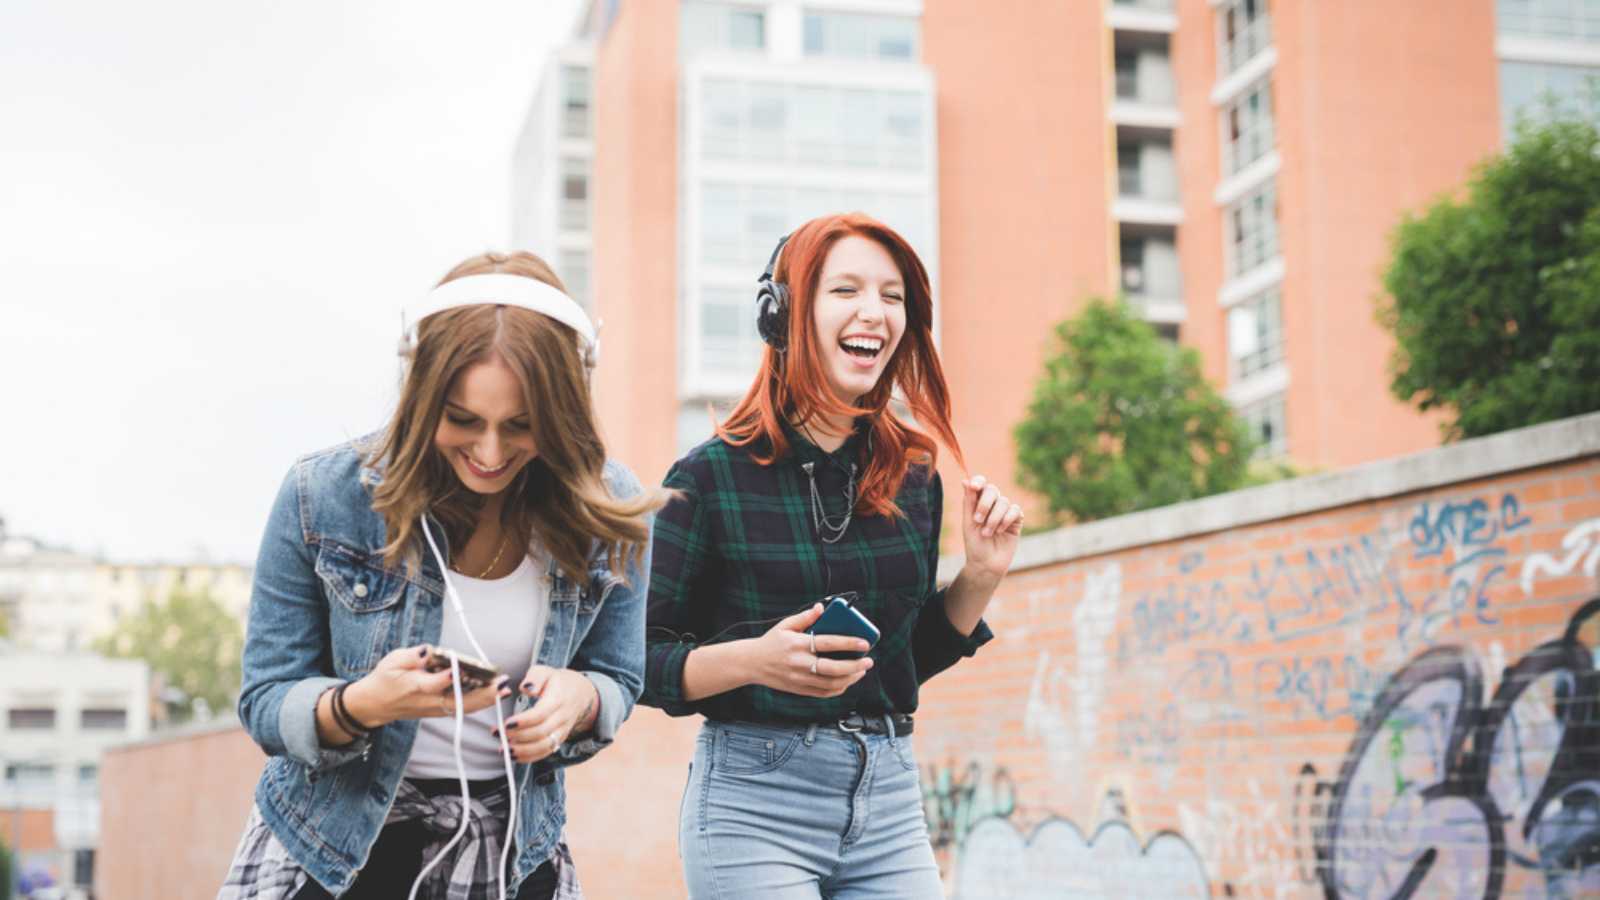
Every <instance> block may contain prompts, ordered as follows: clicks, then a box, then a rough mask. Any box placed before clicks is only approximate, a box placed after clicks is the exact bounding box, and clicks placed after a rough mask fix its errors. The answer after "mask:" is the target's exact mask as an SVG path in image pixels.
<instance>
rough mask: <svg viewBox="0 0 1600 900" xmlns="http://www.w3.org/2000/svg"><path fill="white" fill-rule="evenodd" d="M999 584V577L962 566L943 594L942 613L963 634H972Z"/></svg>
mask: <svg viewBox="0 0 1600 900" xmlns="http://www.w3.org/2000/svg"><path fill="white" fill-rule="evenodd" d="M999 586H1000V579H999V578H997V577H994V576H992V575H988V574H983V573H977V572H974V571H973V570H972V569H971V568H969V567H963V568H962V569H961V572H960V573H959V574H957V575H956V580H955V581H952V582H951V583H950V587H949V588H948V589H946V591H945V595H944V614H945V616H946V617H947V618H948V619H949V620H950V624H951V625H952V626H954V627H955V629H956V630H957V631H959V632H961V633H962V634H964V635H970V634H972V631H973V629H975V628H977V627H978V620H979V619H982V618H983V612H984V610H986V609H988V608H989V601H990V600H992V599H994V591H995V588H997V587H999Z"/></svg>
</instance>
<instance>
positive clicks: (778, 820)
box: [678, 722, 944, 900]
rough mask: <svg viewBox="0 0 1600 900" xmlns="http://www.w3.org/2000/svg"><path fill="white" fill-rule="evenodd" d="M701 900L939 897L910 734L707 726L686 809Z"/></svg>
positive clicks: (683, 816) (686, 840)
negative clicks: (900, 735)
mask: <svg viewBox="0 0 1600 900" xmlns="http://www.w3.org/2000/svg"><path fill="white" fill-rule="evenodd" d="M678 852H679V855H680V856H681V857H682V858H683V870H684V877H685V879H686V881H687V882H688V887H689V896H690V898H691V900H740V898H761V900H769V898H770V900H801V898H806V900H814V898H818V897H826V898H838V900H867V898H874V900H922V898H931V900H938V898H942V897H944V889H943V887H942V886H941V884H940V882H939V868H938V866H937V864H935V863H934V860H933V847H932V846H931V845H930V844H929V842H928V826H927V820H926V819H924V818H923V812H922V790H921V788H920V786H919V785H918V781H917V761H916V757H915V755H914V754H913V753H912V748H911V739H910V738H909V737H895V736H889V735H869V734H859V733H846V732H843V731H840V730H839V729H838V728H835V727H832V726H817V725H810V726H803V725H802V726H774V725H756V724H750V723H739V722H733V723H730V722H707V723H706V724H705V726H704V727H702V728H701V729H700V736H699V739H698V740H697V741H696V742H695V753H694V762H693V763H692V764H691V766H690V769H689V783H688V785H687V786H686V787H685V788H684V792H683V808H682V811H681V812H680V814H679V816H678Z"/></svg>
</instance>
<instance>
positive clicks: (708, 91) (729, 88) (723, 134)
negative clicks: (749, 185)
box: [700, 79, 744, 158]
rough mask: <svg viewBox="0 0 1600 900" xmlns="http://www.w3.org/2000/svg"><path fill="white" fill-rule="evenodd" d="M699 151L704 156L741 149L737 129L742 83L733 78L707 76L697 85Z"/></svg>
mask: <svg viewBox="0 0 1600 900" xmlns="http://www.w3.org/2000/svg"><path fill="white" fill-rule="evenodd" d="M700 96H701V126H700V127H701V138H702V144H703V146H702V152H703V153H705V155H706V156H708V157H714V158H715V157H720V158H736V157H738V156H740V155H741V154H742V153H743V148H742V147H741V145H740V140H739V139H740V130H741V122H742V120H743V116H744V112H743V106H744V86H743V84H741V83H740V82H737V81H727V80H722V79H711V80H708V81H706V82H705V84H704V86H703V87H702V89H701V95H700Z"/></svg>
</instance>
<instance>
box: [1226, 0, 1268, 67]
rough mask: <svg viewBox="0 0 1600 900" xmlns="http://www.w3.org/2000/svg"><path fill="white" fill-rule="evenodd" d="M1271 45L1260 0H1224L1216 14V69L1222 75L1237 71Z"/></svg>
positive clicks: (1266, 16)
mask: <svg viewBox="0 0 1600 900" xmlns="http://www.w3.org/2000/svg"><path fill="white" fill-rule="evenodd" d="M1271 42H1272V32H1271V17H1270V15H1269V14H1268V10H1267V4H1266V3H1265V2H1264V0H1224V2H1223V4H1222V6H1221V7H1220V8H1219V9H1218V10H1217V67H1218V69H1219V70H1220V71H1221V74H1222V75H1228V74H1230V73H1232V72H1235V71H1237V70H1238V69H1239V68H1240V67H1242V66H1243V65H1244V64H1245V63H1247V62H1249V61H1250V60H1251V59H1253V58H1255V56H1256V54H1258V53H1260V52H1261V51H1263V50H1265V49H1266V48H1267V46H1268V45H1269V44H1270V43H1271Z"/></svg>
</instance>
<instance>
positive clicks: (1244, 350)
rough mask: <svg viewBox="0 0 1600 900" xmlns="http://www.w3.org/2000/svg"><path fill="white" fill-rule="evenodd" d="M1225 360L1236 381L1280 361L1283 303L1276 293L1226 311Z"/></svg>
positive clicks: (1258, 296) (1259, 296)
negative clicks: (1226, 347) (1231, 369)
mask: <svg viewBox="0 0 1600 900" xmlns="http://www.w3.org/2000/svg"><path fill="white" fill-rule="evenodd" d="M1228 358H1229V359H1230V360H1231V362H1232V364H1233V378H1234V380H1235V381H1239V380H1243V379H1246V378H1249V377H1250V376H1252V375H1256V374H1258V373H1260V372H1262V371H1265V370H1266V369H1269V368H1271V367H1272V366H1275V365H1277V364H1278V363H1279V362H1282V361H1283V299H1282V297H1281V296H1280V295H1279V294H1278V292H1277V290H1271V291H1267V292H1266V293H1264V294H1259V295H1257V296H1255V297H1252V298H1250V299H1249V300H1246V301H1244V302H1242V303H1240V304H1238V305H1237V306H1234V307H1233V308H1232V309H1230V310H1228Z"/></svg>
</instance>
